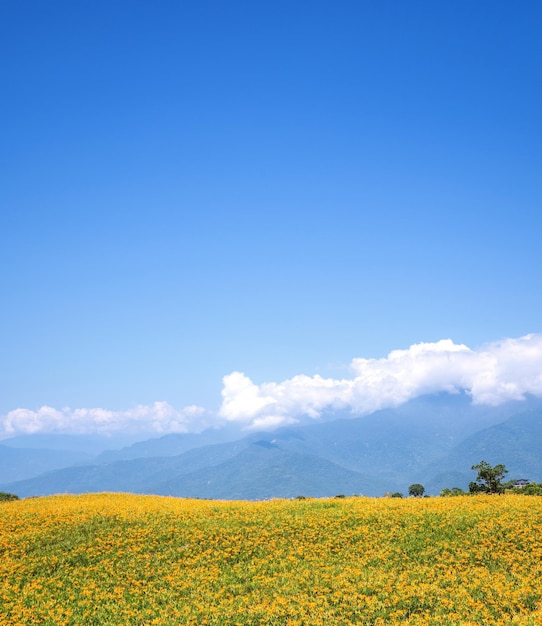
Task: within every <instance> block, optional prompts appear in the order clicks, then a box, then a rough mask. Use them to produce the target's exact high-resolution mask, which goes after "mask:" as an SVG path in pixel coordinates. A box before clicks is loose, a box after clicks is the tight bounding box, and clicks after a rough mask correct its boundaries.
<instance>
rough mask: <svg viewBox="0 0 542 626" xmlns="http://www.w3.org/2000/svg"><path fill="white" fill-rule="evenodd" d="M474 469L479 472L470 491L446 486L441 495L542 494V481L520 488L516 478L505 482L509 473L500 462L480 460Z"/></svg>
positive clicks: (470, 484)
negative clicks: (509, 492)
mask: <svg viewBox="0 0 542 626" xmlns="http://www.w3.org/2000/svg"><path fill="white" fill-rule="evenodd" d="M471 469H473V470H476V471H477V472H478V475H477V476H476V480H474V481H472V482H470V483H469V491H468V492H465V491H463V489H459V487H453V488H452V489H449V488H446V489H443V490H442V491H441V492H440V495H441V496H461V495H465V494H466V493H470V494H477V493H505V492H506V491H511V490H514V492H515V493H521V494H523V495H526V496H542V483H529V484H528V485H525V486H523V487H520V488H518V487H517V486H516V481H515V480H509V481H507V482H503V478H504V476H505V475H506V474H508V470H507V469H506V467H505V466H504V465H503V464H502V463H499V464H498V465H491V464H489V463H488V462H487V461H480V463H478V464H477V465H473V466H472V468H471Z"/></svg>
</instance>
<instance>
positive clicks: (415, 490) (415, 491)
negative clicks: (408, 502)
mask: <svg viewBox="0 0 542 626" xmlns="http://www.w3.org/2000/svg"><path fill="white" fill-rule="evenodd" d="M424 493H425V487H424V486H423V485H420V483H414V484H413V485H410V487H409V488H408V495H409V496H414V497H415V498H421V497H422V496H423V494H424Z"/></svg>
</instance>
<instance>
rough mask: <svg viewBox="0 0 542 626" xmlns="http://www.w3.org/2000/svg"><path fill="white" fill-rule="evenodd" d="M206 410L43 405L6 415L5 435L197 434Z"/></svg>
mask: <svg viewBox="0 0 542 626" xmlns="http://www.w3.org/2000/svg"><path fill="white" fill-rule="evenodd" d="M205 414H206V412H205V409H203V408H202V407H199V406H188V407H185V408H184V409H181V410H177V409H175V408H173V407H172V406H171V405H170V404H168V403H167V402H154V403H153V404H152V405H150V406H146V405H138V406H136V407H134V408H132V409H128V410H126V411H109V410H107V409H74V410H72V409H70V408H63V409H60V410H59V409H54V408H52V407H50V406H42V407H41V408H40V409H38V410H37V411H31V410H29V409H15V410H13V411H10V412H9V413H8V414H7V415H5V416H3V417H2V419H1V421H0V433H1V434H2V435H3V436H13V435H17V434H28V435H30V434H34V433H43V432H48V433H51V432H55V433H66V434H77V435H84V434H111V433H125V434H133V433H134V434H137V433H140V432H141V433H147V434H148V433H156V434H165V433H171V432H197V431H200V430H202V429H203V428H204V427H205V425H206V419H205Z"/></svg>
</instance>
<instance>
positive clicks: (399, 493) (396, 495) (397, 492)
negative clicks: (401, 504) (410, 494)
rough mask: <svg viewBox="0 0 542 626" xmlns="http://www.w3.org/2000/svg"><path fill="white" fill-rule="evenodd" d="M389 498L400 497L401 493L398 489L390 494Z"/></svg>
mask: <svg viewBox="0 0 542 626" xmlns="http://www.w3.org/2000/svg"><path fill="white" fill-rule="evenodd" d="M390 497H391V498H402V497H403V494H402V493H401V492H400V491H394V492H393V493H392V494H391V496H390Z"/></svg>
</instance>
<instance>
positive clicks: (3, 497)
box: [0, 491, 19, 502]
mask: <svg viewBox="0 0 542 626" xmlns="http://www.w3.org/2000/svg"><path fill="white" fill-rule="evenodd" d="M18 499H19V496H16V495H15V494H14V493H6V492H5V491H0V502H9V501H10V500H18Z"/></svg>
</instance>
